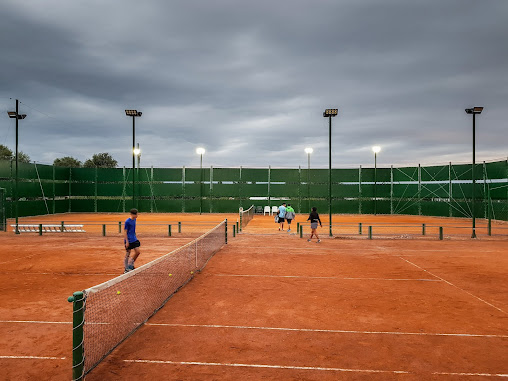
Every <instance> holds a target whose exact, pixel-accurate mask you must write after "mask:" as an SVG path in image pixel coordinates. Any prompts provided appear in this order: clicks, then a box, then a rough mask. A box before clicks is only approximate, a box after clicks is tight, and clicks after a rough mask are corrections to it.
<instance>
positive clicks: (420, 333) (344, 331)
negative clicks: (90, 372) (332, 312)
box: [145, 323, 508, 339]
mask: <svg viewBox="0 0 508 381" xmlns="http://www.w3.org/2000/svg"><path fill="white" fill-rule="evenodd" d="M145 325H147V326H155V327H194V328H233V329H259V330H267V331H293V332H320V333H354V334H362V335H408V336H452V337H487V338H499V339H505V338H508V335H482V334H470V333H431V332H430V333H428V332H389V331H386V332H383V331H347V330H334V329H311V328H282V327H250V326H237V325H214V324H173V323H145Z"/></svg>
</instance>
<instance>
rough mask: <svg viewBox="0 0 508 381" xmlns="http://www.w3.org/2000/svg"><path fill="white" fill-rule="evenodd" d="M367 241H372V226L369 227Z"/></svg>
mask: <svg viewBox="0 0 508 381" xmlns="http://www.w3.org/2000/svg"><path fill="white" fill-rule="evenodd" d="M369 239H372V226H369Z"/></svg>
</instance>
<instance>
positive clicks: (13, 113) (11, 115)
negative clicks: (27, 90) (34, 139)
mask: <svg viewBox="0 0 508 381" xmlns="http://www.w3.org/2000/svg"><path fill="white" fill-rule="evenodd" d="M7 115H9V118H12V119H16V179H15V182H14V205H15V206H14V209H15V217H16V231H15V234H19V229H18V219H19V216H18V214H19V213H18V156H19V155H18V121H19V120H20V119H25V118H26V114H21V115H20V114H19V101H18V100H17V99H16V111H7Z"/></svg>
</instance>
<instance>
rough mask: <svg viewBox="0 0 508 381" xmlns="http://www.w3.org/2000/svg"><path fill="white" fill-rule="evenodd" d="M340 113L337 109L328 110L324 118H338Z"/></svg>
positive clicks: (324, 113)
mask: <svg viewBox="0 0 508 381" xmlns="http://www.w3.org/2000/svg"><path fill="white" fill-rule="evenodd" d="M338 113H339V110H338V109H336V108H327V109H326V110H325V111H324V112H323V116H324V117H325V118H328V117H329V116H331V117H334V116H337V114H338Z"/></svg>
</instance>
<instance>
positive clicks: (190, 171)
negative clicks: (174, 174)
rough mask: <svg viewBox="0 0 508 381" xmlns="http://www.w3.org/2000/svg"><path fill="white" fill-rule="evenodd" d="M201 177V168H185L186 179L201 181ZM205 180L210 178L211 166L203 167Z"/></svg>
mask: <svg viewBox="0 0 508 381" xmlns="http://www.w3.org/2000/svg"><path fill="white" fill-rule="evenodd" d="M200 179H201V169H200V168H185V181H199V180H200ZM205 180H207V181H209V180H210V168H205V167H203V181H205Z"/></svg>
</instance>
